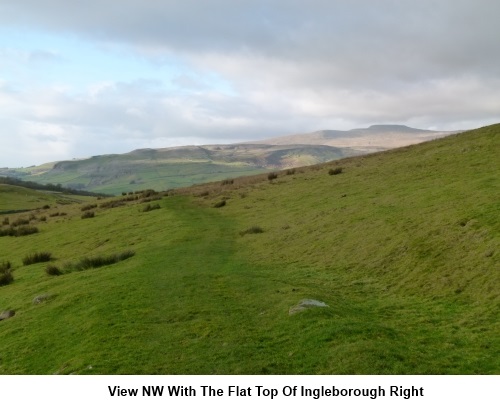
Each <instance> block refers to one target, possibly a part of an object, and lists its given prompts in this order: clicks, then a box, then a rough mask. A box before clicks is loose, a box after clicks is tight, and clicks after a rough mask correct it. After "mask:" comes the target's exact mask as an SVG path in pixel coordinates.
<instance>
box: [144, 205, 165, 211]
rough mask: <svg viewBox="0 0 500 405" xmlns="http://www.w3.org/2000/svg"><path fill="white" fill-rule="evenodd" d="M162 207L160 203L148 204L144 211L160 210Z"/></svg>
mask: <svg viewBox="0 0 500 405" xmlns="http://www.w3.org/2000/svg"><path fill="white" fill-rule="evenodd" d="M160 208H161V207H160V204H148V205H146V206H144V207H143V208H142V212H149V211H153V210H159V209H160Z"/></svg>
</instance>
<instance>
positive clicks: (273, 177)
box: [267, 172, 278, 181]
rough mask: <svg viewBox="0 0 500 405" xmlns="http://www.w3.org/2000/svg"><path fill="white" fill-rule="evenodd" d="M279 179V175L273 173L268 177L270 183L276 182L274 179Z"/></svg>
mask: <svg viewBox="0 0 500 405" xmlns="http://www.w3.org/2000/svg"><path fill="white" fill-rule="evenodd" d="M277 178H278V173H274V172H271V173H269V174H268V175H267V179H268V180H269V181H271V180H274V179H277Z"/></svg>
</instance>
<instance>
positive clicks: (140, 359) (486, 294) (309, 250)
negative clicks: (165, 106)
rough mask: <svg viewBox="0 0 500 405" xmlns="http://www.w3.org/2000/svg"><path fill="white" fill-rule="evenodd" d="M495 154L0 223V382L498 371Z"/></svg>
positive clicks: (492, 148) (495, 142)
mask: <svg viewBox="0 0 500 405" xmlns="http://www.w3.org/2000/svg"><path fill="white" fill-rule="evenodd" d="M499 140H500V125H495V126H490V127H486V128H483V129H479V130H476V131H471V132H465V133H461V134H458V135H452V136H450V137H447V138H443V139H440V140H436V141H432V142H427V143H424V144H419V145H414V146H410V147H406V148H401V149H395V150H392V151H388V152H383V153H377V154H372V155H367V156H363V157H356V158H348V159H343V160H338V161H334V162H331V163H327V164H322V165H316V166H309V167H303V168H297V169H295V170H288V171H280V172H276V177H275V178H273V177H274V176H268V175H267V174H260V175H256V176H251V177H242V178H235V179H233V180H226V181H219V182H213V183H207V184H203V185H199V186H194V187H190V188H185V189H176V190H174V191H170V192H168V193H151V192H148V193H142V194H141V193H136V194H129V195H126V196H122V197H118V198H114V199H112V200H109V199H108V200H106V199H101V200H97V199H94V200H91V201H90V200H87V201H85V202H81V203H74V204H64V205H62V204H57V205H51V208H39V209H38V210H33V211H31V212H30V213H14V214H4V215H0V224H2V223H4V222H6V221H5V218H8V222H9V223H8V224H6V223H5V224H3V225H1V226H0V230H4V229H8V227H11V226H12V224H13V223H14V222H15V221H16V220H18V219H19V218H24V219H29V217H32V218H31V219H29V225H30V226H34V227H37V228H38V230H39V232H38V233H34V234H31V235H27V236H19V237H14V236H4V237H0V265H1V264H2V263H7V262H9V263H10V264H11V269H10V270H8V271H10V272H11V274H12V276H13V281H12V282H10V283H8V284H6V285H3V286H1V287H0V313H1V312H2V311H7V310H13V311H15V315H14V316H13V317H11V318H8V319H4V320H2V321H0V340H1V341H2V349H1V353H0V373H2V374H71V373H74V374H498V373H500V296H499V294H500V215H499V213H500V201H499V199H498V196H499V195H500V178H499V173H500V161H499V160H498V156H500V142H499ZM30 198H33V197H30ZM2 201H3V200H2ZM11 201H17V200H14V199H13V200H11ZM113 201H114V202H113ZM16 204H18V203H16ZM42 205H43V204H42ZM94 205H95V206H94ZM216 207H217V208H216ZM3 209H5V210H7V209H15V207H3ZM82 209H83V210H82ZM87 212H92V213H94V215H93V216H91V215H88V216H87V217H86V218H84V216H85V213H87ZM43 217H45V219H44V220H42V218H43ZM41 252H48V253H50V261H48V262H39V263H34V264H28V265H26V264H23V259H25V258H26V257H27V256H29V255H34V253H41ZM123 252H133V255H130V256H129V257H126V258H124V259H123V260H121V261H117V262H116V263H114V264H109V265H104V266H101V267H96V268H87V269H83V268H79V266H78V265H79V264H80V263H82V262H85V260H83V259H87V262H98V261H99V260H101V261H102V260H104V258H107V257H111V256H113V255H119V254H121V253H123ZM91 259H92V260H91ZM4 267H6V266H4ZM49 267H51V268H56V269H58V270H59V271H60V273H61V274H60V275H49V274H47V270H48V268H49ZM303 299H313V300H319V301H321V302H324V303H325V304H326V305H327V306H324V307H315V308H309V309H306V310H304V311H301V312H298V313H292V314H290V312H289V311H290V308H293V307H294V306H295V305H297V304H298V303H299V302H300V301H301V300H303Z"/></svg>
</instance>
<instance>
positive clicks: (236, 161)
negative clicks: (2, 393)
mask: <svg viewBox="0 0 500 405" xmlns="http://www.w3.org/2000/svg"><path fill="white" fill-rule="evenodd" d="M359 153H360V152H358V151H356V150H353V149H351V148H335V147H332V146H326V145H280V146H274V145H259V144H234V145H205V146H185V147H177V148H165V149H140V150H135V151H133V152H130V153H125V154H121V155H103V156H93V157H92V158H89V159H82V160H72V161H63V162H56V163H54V164H52V165H49V164H45V165H43V166H38V167H29V168H25V169H5V170H4V171H5V174H6V175H9V176H16V177H20V178H22V179H24V180H29V181H32V182H37V183H58V184H59V187H60V185H61V184H62V185H63V186H65V187H69V188H71V189H77V190H80V191H96V192H104V193H108V194H116V195H117V194H120V193H122V192H128V191H136V190H143V189H145V188H153V189H156V190H167V189H170V188H175V187H184V186H189V185H191V184H195V183H204V182H207V181H216V180H223V179H226V178H227V177H235V176H243V175H251V174H256V173H264V172H267V171H269V170H272V169H276V168H287V167H292V166H301V165H308V164H314V163H320V162H326V161H329V160H334V159H339V158H342V157H345V156H353V155H356V154H359ZM1 173H2V169H0V174H1Z"/></svg>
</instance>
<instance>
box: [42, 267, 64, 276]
mask: <svg viewBox="0 0 500 405" xmlns="http://www.w3.org/2000/svg"><path fill="white" fill-rule="evenodd" d="M45 273H47V274H48V275H49V276H60V275H61V274H63V273H62V271H61V270H59V267H57V266H54V265H53V264H49V265H48V266H47V267H45Z"/></svg>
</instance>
